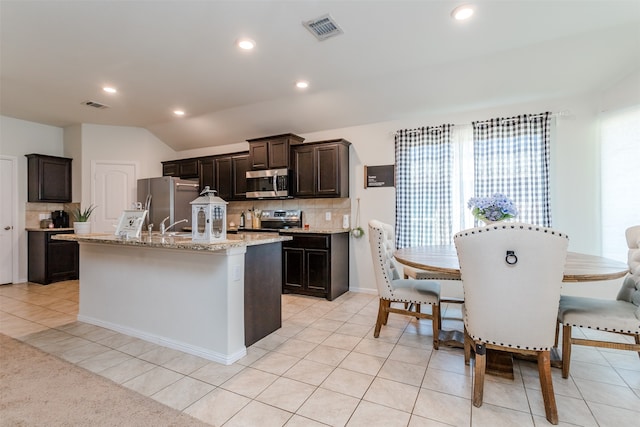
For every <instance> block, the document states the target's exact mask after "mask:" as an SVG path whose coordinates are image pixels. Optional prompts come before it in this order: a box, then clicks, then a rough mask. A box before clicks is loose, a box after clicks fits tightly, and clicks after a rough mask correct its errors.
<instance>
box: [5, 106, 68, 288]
mask: <svg viewBox="0 0 640 427" xmlns="http://www.w3.org/2000/svg"><path fill="white" fill-rule="evenodd" d="M32 153H37V154H48V155H51V156H64V144H63V131H62V129H61V128H59V127H54V126H47V125H41V124H38V123H33V122H27V121H24V120H18V119H14V118H11V117H6V116H0V154H2V155H4V156H11V157H15V158H16V159H17V169H18V170H17V175H18V182H17V183H16V184H17V190H18V206H16V207H15V208H16V209H15V213H16V228H15V229H14V230H15V232H17V233H18V254H17V256H18V280H19V281H20V282H26V281H27V232H26V230H25V205H26V203H27V158H26V157H25V154H32ZM9 202H10V201H9ZM0 203H5V201H4V200H2V201H0Z"/></svg>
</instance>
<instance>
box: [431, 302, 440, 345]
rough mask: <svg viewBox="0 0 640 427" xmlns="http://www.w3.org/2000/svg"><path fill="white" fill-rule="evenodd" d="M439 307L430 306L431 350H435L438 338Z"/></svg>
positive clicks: (436, 305)
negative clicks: (431, 326)
mask: <svg viewBox="0 0 640 427" xmlns="http://www.w3.org/2000/svg"><path fill="white" fill-rule="evenodd" d="M438 319H440V306H439V305H438V304H431V324H432V325H433V349H434V350H437V349H438V345H439V337H440V322H439V321H438Z"/></svg>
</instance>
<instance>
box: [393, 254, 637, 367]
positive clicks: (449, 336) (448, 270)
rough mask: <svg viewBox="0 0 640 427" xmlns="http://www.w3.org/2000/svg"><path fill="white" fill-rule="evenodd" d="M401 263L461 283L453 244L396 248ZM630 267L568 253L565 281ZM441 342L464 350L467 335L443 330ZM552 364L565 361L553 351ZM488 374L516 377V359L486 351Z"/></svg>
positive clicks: (598, 277) (609, 275) (608, 275)
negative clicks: (443, 275) (514, 362)
mask: <svg viewBox="0 0 640 427" xmlns="http://www.w3.org/2000/svg"><path fill="white" fill-rule="evenodd" d="M394 256H395V258H396V260H397V261H398V262H400V263H401V264H404V265H408V266H410V267H413V268H417V269H420V270H427V271H432V272H435V273H444V274H446V275H447V276H446V277H447V279H449V280H460V279H461V278H460V263H459V261H458V254H457V252H456V248H455V246H454V245H425V246H412V247H406V248H401V249H397V250H396V251H395V253H394ZM628 272H629V266H628V265H627V264H626V263H624V262H620V261H617V260H612V259H608V258H604V257H601V256H596V255H589V254H583V253H578V252H567V258H566V261H565V266H564V275H563V279H562V281H563V282H593V281H606V280H615V279H619V278H621V277H624V276H625V275H626V274H627V273H628ZM438 340H439V341H440V342H441V344H443V345H448V346H452V347H462V346H463V344H464V333H463V332H462V331H457V330H453V331H450V330H441V331H440V334H439V337H438ZM551 359H552V360H551V365H552V366H554V367H561V363H562V360H561V358H560V357H559V355H558V354H557V351H556V349H555V348H554V349H553V350H552V352H551ZM487 373H488V374H493V375H497V376H501V377H506V378H513V360H512V358H511V354H510V353H506V352H500V351H493V352H491V353H489V352H487Z"/></svg>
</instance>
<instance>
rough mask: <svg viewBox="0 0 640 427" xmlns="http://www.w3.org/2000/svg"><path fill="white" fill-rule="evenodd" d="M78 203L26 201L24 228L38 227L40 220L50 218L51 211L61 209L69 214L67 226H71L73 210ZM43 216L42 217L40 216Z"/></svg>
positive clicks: (78, 205)
mask: <svg viewBox="0 0 640 427" xmlns="http://www.w3.org/2000/svg"><path fill="white" fill-rule="evenodd" d="M78 207H80V203H27V204H26V206H25V218H24V223H25V227H26V228H40V220H41V219H45V218H51V212H53V211H59V210H63V211H65V212H67V213H68V214H69V227H73V215H72V214H71V212H73V211H74V210H75V209H76V208H78ZM41 216H43V218H41Z"/></svg>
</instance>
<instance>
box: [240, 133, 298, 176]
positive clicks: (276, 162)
mask: <svg viewBox="0 0 640 427" xmlns="http://www.w3.org/2000/svg"><path fill="white" fill-rule="evenodd" d="M302 141H304V138H302V137H299V136H298V135H294V134H292V133H287V134H283V135H275V136H268V137H265V138H256V139H248V140H247V142H248V143H249V167H250V168H251V170H258V169H280V168H289V167H290V157H291V156H290V154H291V150H290V149H291V147H292V146H294V145H297V144H301V143H302Z"/></svg>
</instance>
